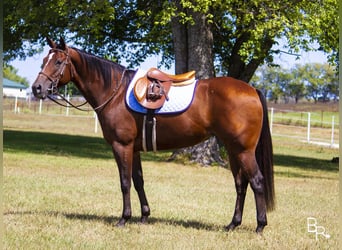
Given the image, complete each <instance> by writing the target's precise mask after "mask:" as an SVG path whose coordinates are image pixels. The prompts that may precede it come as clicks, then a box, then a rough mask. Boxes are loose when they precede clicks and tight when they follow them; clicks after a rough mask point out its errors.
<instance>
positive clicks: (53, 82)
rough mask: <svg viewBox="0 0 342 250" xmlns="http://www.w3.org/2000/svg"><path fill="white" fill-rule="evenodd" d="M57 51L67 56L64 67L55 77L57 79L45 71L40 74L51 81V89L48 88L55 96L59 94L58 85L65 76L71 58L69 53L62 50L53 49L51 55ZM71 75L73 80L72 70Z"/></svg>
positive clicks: (63, 63)
mask: <svg viewBox="0 0 342 250" xmlns="http://www.w3.org/2000/svg"><path fill="white" fill-rule="evenodd" d="M55 51H56V52H62V53H64V54H65V55H66V59H65V60H64V61H63V62H62V66H61V67H60V69H59V71H58V73H57V74H56V75H57V76H55V77H53V76H49V75H48V74H46V73H45V72H43V71H40V72H39V73H38V74H39V75H43V76H45V77H46V78H47V79H49V80H50V81H51V87H50V88H48V91H49V92H50V93H51V94H53V95H54V94H57V93H58V83H59V81H60V80H61V78H62V77H63V75H64V71H65V67H66V66H67V65H68V64H69V63H70V56H69V53H68V51H64V50H61V49H51V50H50V51H49V54H50V53H52V52H55ZM70 74H71V78H72V77H73V76H72V70H71V69H70Z"/></svg>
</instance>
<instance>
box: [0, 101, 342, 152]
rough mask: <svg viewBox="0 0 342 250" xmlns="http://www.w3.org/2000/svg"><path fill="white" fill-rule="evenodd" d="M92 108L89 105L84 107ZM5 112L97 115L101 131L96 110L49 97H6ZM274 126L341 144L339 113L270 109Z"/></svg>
mask: <svg viewBox="0 0 342 250" xmlns="http://www.w3.org/2000/svg"><path fill="white" fill-rule="evenodd" d="M71 101H72V102H73V103H75V104H76V105H77V104H80V103H82V102H83V101H82V100H80V98H78V99H75V98H72V99H71ZM84 108H85V109H89V110H91V107H90V106H89V105H86V106H85V107H84ZM3 111H6V112H8V111H10V112H14V113H18V114H19V113H22V114H25V113H28V114H39V115H57V116H70V117H75V116H78V117H88V118H89V117H92V118H94V121H93V122H94V132H95V133H97V132H98V121H97V117H96V113H95V112H94V111H86V112H84V111H80V110H76V109H73V108H69V107H62V106H58V105H56V104H55V103H54V102H52V101H49V100H44V101H41V100H39V101H30V100H24V99H10V98H5V99H4V101H3ZM269 119H270V129H271V133H272V135H273V136H282V137H286V138H293V139H298V140H300V141H303V142H307V143H316V144H320V145H323V146H329V147H336V148H338V147H339V116H338V113H337V112H328V111H320V112H303V111H302V112H299V111H293V110H283V109H275V108H270V109H269Z"/></svg>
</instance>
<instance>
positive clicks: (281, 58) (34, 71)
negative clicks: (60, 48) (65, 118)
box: [10, 46, 327, 84]
mask: <svg viewBox="0 0 342 250" xmlns="http://www.w3.org/2000/svg"><path fill="white" fill-rule="evenodd" d="M48 51H49V46H45V47H44V52H43V53H41V54H37V55H35V56H33V57H29V58H26V60H25V61H22V60H18V59H16V60H14V61H12V62H11V63H10V64H11V65H12V66H13V67H15V68H16V69H18V73H17V74H18V75H19V76H21V77H25V78H26V79H27V80H28V81H29V82H30V84H32V83H33V82H34V80H35V79H36V77H37V75H38V73H39V71H40V66H41V64H42V62H43V58H44V57H45V56H46V55H47V54H48ZM300 55H301V56H300V59H299V60H296V56H293V55H288V54H285V53H281V54H280V55H277V56H276V57H275V63H277V64H280V65H281V66H282V67H284V68H291V67H293V66H294V65H295V64H298V63H299V64H306V63H326V62H327V55H326V54H324V53H323V52H302V53H300ZM159 60H160V58H159V57H158V56H154V57H150V58H148V59H147V60H146V61H145V62H144V63H142V64H141V65H140V68H141V69H144V70H148V69H149V68H151V67H157V65H158V62H159ZM123 66H126V65H123ZM162 70H164V71H165V72H168V73H170V74H173V73H174V72H173V71H174V68H171V69H170V70H167V69H164V68H162Z"/></svg>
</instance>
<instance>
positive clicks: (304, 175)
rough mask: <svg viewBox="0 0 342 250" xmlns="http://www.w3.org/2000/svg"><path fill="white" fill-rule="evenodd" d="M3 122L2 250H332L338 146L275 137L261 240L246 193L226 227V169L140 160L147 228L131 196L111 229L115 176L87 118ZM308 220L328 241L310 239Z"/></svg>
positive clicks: (117, 203) (116, 202) (230, 185)
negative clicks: (271, 199)
mask: <svg viewBox="0 0 342 250" xmlns="http://www.w3.org/2000/svg"><path fill="white" fill-rule="evenodd" d="M3 123H4V125H3V126H4V129H5V130H4V153H3V161H4V169H3V173H4V187H3V189H4V225H5V230H4V232H5V235H4V238H5V239H4V249H338V242H339V237H340V235H339V220H338V217H339V216H338V213H339V209H338V207H339V206H338V185H339V174H338V164H334V163H331V162H330V160H331V159H332V157H336V156H338V150H337V149H331V148H326V147H321V146H315V145H307V144H305V143H300V142H298V141H294V140H291V139H284V138H281V137H274V138H273V143H274V158H275V187H276V197H277V209H276V210H275V211H273V212H271V213H269V214H268V223H269V225H268V226H267V227H266V228H265V230H264V234H263V235H262V236H258V235H256V234H255V233H254V229H255V227H256V219H255V204H254V198H253V194H252V192H251V190H250V189H249V190H248V193H247V200H246V204H245V213H244V217H243V224H242V226H240V227H239V228H238V229H237V230H235V231H233V232H229V233H227V232H225V231H224V230H223V227H224V226H225V225H226V224H228V223H229V222H230V220H231V216H232V214H233V209H234V203H235V188H234V182H233V178H232V175H231V173H230V171H229V170H228V169H225V168H221V167H210V168H203V167H200V166H197V165H193V164H192V165H189V164H187V165H184V164H181V163H170V162H166V161H165V159H166V158H167V157H168V153H158V154H153V153H146V154H143V169H144V176H145V189H146V193H147V197H148V199H149V203H150V206H151V217H150V221H149V224H148V225H140V224H139V223H138V222H139V217H140V209H139V202H138V198H137V195H136V194H135V191H134V190H132V208H133V218H132V220H131V221H130V222H129V223H128V224H127V226H126V227H125V228H116V227H115V226H114V225H115V223H116V221H117V220H118V219H119V217H120V215H121V209H122V200H121V192H120V184H119V177H118V171H117V168H116V164H115V162H114V160H113V157H112V153H111V149H110V148H109V146H108V145H106V144H105V142H104V140H103V139H102V138H101V133H98V134H95V135H94V133H93V120H92V119H89V120H87V119H86V118H79V117H68V118H66V117H54V116H44V115H41V116H38V115H30V114H19V115H14V114H12V113H10V112H4V122H3ZM66 131H67V132H66ZM308 217H314V218H316V219H317V222H318V223H317V226H323V227H324V228H325V230H326V233H328V234H329V235H330V236H331V237H330V238H329V239H326V238H324V237H322V236H321V235H319V237H318V240H317V241H316V239H315V234H313V233H308V230H307V218H308Z"/></svg>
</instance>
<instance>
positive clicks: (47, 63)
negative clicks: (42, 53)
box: [42, 53, 55, 72]
mask: <svg viewBox="0 0 342 250" xmlns="http://www.w3.org/2000/svg"><path fill="white" fill-rule="evenodd" d="M54 54H55V53H51V54H50V55H49V58H48V61H47V62H46V64H45V66H44V68H43V70H42V72H44V70H45V68H46V67H47V66H48V65H49V62H50V61H51V59H52V57H53V55H54Z"/></svg>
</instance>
